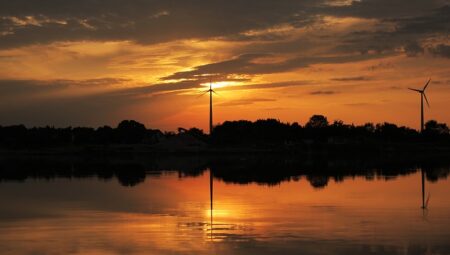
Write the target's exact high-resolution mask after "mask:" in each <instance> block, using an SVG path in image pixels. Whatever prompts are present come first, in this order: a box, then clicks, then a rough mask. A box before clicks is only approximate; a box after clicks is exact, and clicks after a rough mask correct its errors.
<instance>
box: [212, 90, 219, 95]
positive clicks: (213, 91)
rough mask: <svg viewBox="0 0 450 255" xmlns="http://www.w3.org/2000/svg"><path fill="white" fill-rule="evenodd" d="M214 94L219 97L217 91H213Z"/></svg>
mask: <svg viewBox="0 0 450 255" xmlns="http://www.w3.org/2000/svg"><path fill="white" fill-rule="evenodd" d="M211 92H212V93H214V94H216V95H219V94H218V93H217V92H216V91H215V90H211Z"/></svg>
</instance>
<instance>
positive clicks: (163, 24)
mask: <svg viewBox="0 0 450 255" xmlns="http://www.w3.org/2000/svg"><path fill="white" fill-rule="evenodd" d="M320 2H322V1H313V0H285V1H272V0H258V1H237V0H234V1H223V0H211V1H201V0H171V1H165V0H150V1H148V0H147V1H144V0H133V1H129V0H112V1H96V0H80V1H71V2H67V1H57V0H42V1H28V0H17V1H2V2H1V3H0V15H1V16H3V18H2V19H1V24H0V28H2V32H3V36H2V40H1V41H0V47H17V46H21V45H28V44H37V43H50V42H54V41H76V40H98V41H104V40H131V41H135V42H138V43H144V44H148V43H159V42H166V41H171V40H178V39H190V38H214V37H224V36H225V37H227V36H236V35H238V34H240V33H242V32H245V31H249V30H255V29H265V28H268V27H272V26H274V25H277V24H291V25H293V26H303V25H305V24H307V23H308V20H309V19H310V17H311V15H310V14H307V13H306V12H305V11H306V10H308V9H310V8H312V7H313V6H315V5H317V3H320ZM300 14H301V15H300Z"/></svg>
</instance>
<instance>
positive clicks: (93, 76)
mask: <svg viewBox="0 0 450 255" xmlns="http://www.w3.org/2000/svg"><path fill="white" fill-rule="evenodd" d="M211 75H212V76H213V87H214V88H215V89H216V91H217V92H218V95H217V96H215V97H214V107H215V108H214V115H215V119H214V123H220V122H223V121H225V120H236V119H249V120H256V119H260V118H276V119H280V120H281V121H284V122H299V123H300V124H304V123H305V122H306V121H307V120H308V118H309V117H310V116H311V115H313V114H323V115H326V116H327V117H328V118H329V120H330V121H332V120H335V119H340V120H343V121H344V122H347V123H355V124H362V123H365V122H384V121H388V122H394V123H397V124H399V125H407V126H410V127H413V128H419V125H420V97H419V94H418V93H414V92H412V91H409V90H407V88H408V87H413V88H421V87H422V86H423V85H424V84H425V83H426V81H427V80H428V79H429V78H430V77H431V78H432V82H431V85H430V87H429V90H428V92H427V96H428V98H429V100H430V104H431V108H427V109H426V110H425V118H426V119H430V118H432V119H437V120H438V121H440V122H446V123H450V113H449V109H450V0H360V1H347V0H335V1H333V0H239V1H238V0H208V1H206V0H110V1H100V0H78V1H61V0H39V1H38V0H14V1H9V0H0V125H12V124H25V125H27V126H30V127H31V126H45V125H54V126H58V127H65V126H80V125H81V126H93V127H97V126H102V125H111V126H116V125H117V123H118V122H119V121H121V120H123V119H134V120H137V121H139V122H141V123H144V124H145V125H146V126H147V127H148V128H159V129H162V130H175V129H176V128H177V127H186V128H189V127H193V126H196V127H199V128H202V129H205V130H207V126H208V110H209V109H208V106H209V100H208V97H207V96H206V95H205V96H203V97H201V96H199V95H201V94H202V91H203V90H205V89H206V86H207V85H208V83H209V79H210V78H209V77H210V76H211Z"/></svg>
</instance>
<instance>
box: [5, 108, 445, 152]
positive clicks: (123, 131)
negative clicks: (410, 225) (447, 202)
mask: <svg viewBox="0 0 450 255" xmlns="http://www.w3.org/2000/svg"><path fill="white" fill-rule="evenodd" d="M186 135H188V136H192V137H194V138H196V139H198V140H200V141H203V142H205V144H208V143H209V144H211V145H215V146H234V145H236V146H239V145H295V144H299V143H303V144H305V143H334V144H346V143H368V142H369V143H370V142H402V143H406V142H434V143H450V131H449V128H448V126H447V124H445V123H439V122H437V121H435V120H430V121H428V122H427V123H426V125H425V130H424V132H423V133H419V132H418V131H417V130H414V129H411V128H408V127H404V126H397V125H395V124H392V123H379V124H373V123H366V124H364V125H354V124H345V123H343V122H342V121H339V120H337V121H334V122H332V123H330V122H329V121H328V119H327V118H326V117H325V116H323V115H313V116H312V117H311V118H310V119H309V121H308V122H307V123H306V124H305V125H303V126H302V125H300V124H298V123H283V122H281V121H279V120H276V119H265V120H257V121H247V120H239V121H225V122H224V123H222V124H219V125H216V126H215V127H214V129H213V132H212V135H211V136H209V135H206V134H205V133H204V132H203V131H202V130H201V129H198V128H191V129H184V128H179V129H178V132H177V133H176V132H162V131H160V130H158V129H148V128H146V127H145V126H144V125H143V124H141V123H139V122H137V121H134V120H124V121H122V122H120V123H119V125H118V126H117V127H115V128H113V127H109V126H103V127H99V128H89V127H75V128H73V127H68V128H55V127H50V126H47V127H33V128H27V127H25V126H24V125H15V126H0V146H2V147H6V148H16V147H17V148H21V147H49V146H68V145H90V144H92V145H108V144H149V145H151V144H156V143H159V142H162V141H164V140H167V139H173V138H176V137H177V136H186Z"/></svg>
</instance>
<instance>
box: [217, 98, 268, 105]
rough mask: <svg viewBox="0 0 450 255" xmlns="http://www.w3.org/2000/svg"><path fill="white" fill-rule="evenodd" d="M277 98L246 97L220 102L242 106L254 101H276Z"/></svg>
mask: <svg viewBox="0 0 450 255" xmlns="http://www.w3.org/2000/svg"><path fill="white" fill-rule="evenodd" d="M275 101H277V100H276V99H272V98H246V99H237V100H231V101H228V102H225V103H221V104H219V106H240V105H250V104H254V103H261V102H262V103H265V102H275Z"/></svg>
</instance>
